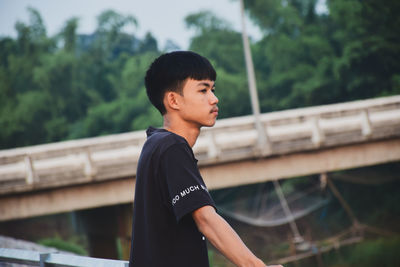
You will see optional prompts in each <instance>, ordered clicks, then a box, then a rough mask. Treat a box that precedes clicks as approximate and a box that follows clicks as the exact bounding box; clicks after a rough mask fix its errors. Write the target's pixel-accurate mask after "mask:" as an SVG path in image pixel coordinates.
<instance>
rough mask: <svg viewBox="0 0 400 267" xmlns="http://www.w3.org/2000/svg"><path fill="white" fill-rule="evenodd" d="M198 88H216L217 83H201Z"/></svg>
mask: <svg viewBox="0 0 400 267" xmlns="http://www.w3.org/2000/svg"><path fill="white" fill-rule="evenodd" d="M197 86H206V87H211V88H215V82H214V83H208V82H200V83H198V84H197Z"/></svg>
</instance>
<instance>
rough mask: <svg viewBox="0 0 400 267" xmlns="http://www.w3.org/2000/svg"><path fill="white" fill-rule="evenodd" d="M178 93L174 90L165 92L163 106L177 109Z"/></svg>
mask: <svg viewBox="0 0 400 267" xmlns="http://www.w3.org/2000/svg"><path fill="white" fill-rule="evenodd" d="M178 98H179V97H178V94H177V93H175V92H166V93H165V96H164V106H165V108H166V109H168V108H170V109H174V110H179V99H178Z"/></svg>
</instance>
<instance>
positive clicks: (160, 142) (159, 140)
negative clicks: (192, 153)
mask: <svg viewBox="0 0 400 267" xmlns="http://www.w3.org/2000/svg"><path fill="white" fill-rule="evenodd" d="M148 132H149V130H148ZM186 145H187V142H186V140H185V139H184V138H183V137H181V136H179V135H176V134H174V133H171V132H169V131H167V130H163V129H151V132H150V134H149V133H148V137H147V140H146V142H145V144H144V147H143V149H150V150H153V151H155V150H157V151H158V152H159V153H160V154H162V153H163V152H165V151H167V150H168V149H169V148H170V147H172V146H183V147H184V146H186Z"/></svg>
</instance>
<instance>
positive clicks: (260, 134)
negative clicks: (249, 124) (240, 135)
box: [239, 0, 270, 155]
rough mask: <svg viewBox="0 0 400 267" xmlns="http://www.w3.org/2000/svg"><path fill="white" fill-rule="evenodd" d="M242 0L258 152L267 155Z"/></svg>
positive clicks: (268, 150) (245, 44)
mask: <svg viewBox="0 0 400 267" xmlns="http://www.w3.org/2000/svg"><path fill="white" fill-rule="evenodd" d="M239 1H240V13H241V19H242V40H243V48H244V58H245V61H246V70H247V81H248V84H249V90H250V99H251V108H252V110H253V116H254V121H255V126H256V130H257V136H258V139H257V143H258V150H259V151H258V152H259V153H260V154H261V155H266V154H268V153H269V152H270V146H269V142H268V136H267V133H266V131H265V127H264V126H263V124H262V122H261V116H260V104H259V102H258V94H257V85H256V77H255V74H254V65H253V59H252V56H251V50H250V44H249V38H248V36H247V31H246V22H245V15H244V3H243V0H239Z"/></svg>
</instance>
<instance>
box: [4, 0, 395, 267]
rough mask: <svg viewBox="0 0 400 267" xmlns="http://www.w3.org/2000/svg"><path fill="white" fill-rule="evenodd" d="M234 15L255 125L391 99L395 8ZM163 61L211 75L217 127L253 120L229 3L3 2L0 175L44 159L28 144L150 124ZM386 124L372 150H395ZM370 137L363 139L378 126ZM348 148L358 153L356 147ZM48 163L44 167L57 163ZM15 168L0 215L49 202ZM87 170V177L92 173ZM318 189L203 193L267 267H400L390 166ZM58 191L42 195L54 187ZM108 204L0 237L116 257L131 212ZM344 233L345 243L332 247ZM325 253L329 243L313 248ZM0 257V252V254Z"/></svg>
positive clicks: (374, 4) (362, 5) (317, 4)
mask: <svg viewBox="0 0 400 267" xmlns="http://www.w3.org/2000/svg"><path fill="white" fill-rule="evenodd" d="M244 7H245V14H246V23H247V24H246V25H247V31H248V34H249V40H250V47H251V52H252V58H253V63H254V70H255V76H256V81H257V90H258V97H259V105H260V110H261V113H271V114H277V116H278V115H279V114H286V113H279V112H284V111H291V110H292V111H293V110H294V109H302V108H307V107H316V106H322V105H328V104H340V103H344V102H350V101H356V100H366V99H374V98H382V99H383V98H384V97H391V96H396V95H399V94H400V35H399V33H398V32H399V30H398V29H400V16H399V15H398V14H400V2H399V1H395V0H383V1H377V0H363V1H360V0H326V1H325V0H245V1H244ZM396 29H397V30H396ZM174 50H192V51H195V52H198V53H200V54H201V55H203V56H205V57H207V58H208V59H210V61H211V62H212V63H213V65H214V67H215V68H216V71H217V75H218V76H217V82H216V85H217V91H216V92H217V96H218V98H219V108H220V113H219V114H220V115H219V120H223V119H228V118H236V117H241V116H247V115H251V114H252V107H251V101H250V95H249V89H248V82H247V74H246V64H245V57H244V52H243V50H244V49H243V42H242V32H241V21H240V3H239V1H235V0H214V1H205V0H202V1H197V0H196V1H195V0H191V1H183V0H173V1H155V0H152V1H122V0H119V1H112V2H109V1H68V2H65V3H64V2H55V1H45V0H41V1H38V0H37V1H33V0H31V1H18V2H17V1H11V0H1V1H0V149H1V151H0V152H1V153H0V158H1V161H0V164H3V165H4V166H5V165H6V164H7V162H11V160H8V157H11V156H12V155H14V154H15V155H16V154H18V153H20V154H18V160H21V159H22V161H21V162H25V163H24V164H25V165H26V166H33V165H34V163H33V165H32V160H35V159H41V158H43V157H44V156H43V155H44V154H43V155H42V154H40V155H39V156H37V157H36V158H29V157H26V155H27V153H28V152H26V151H30V152H31V151H35V153H39V152H40V151H42V150H46V149H45V148H44V147H43V149H42V148H41V146H36V145H41V144H48V145H54V144H53V143H56V142H64V141H68V140H69V141H71V142H72V140H80V139H83V138H91V137H99V136H103V137H104V138H108V137H107V136H109V135H112V134H120V133H130V132H133V131H141V130H144V129H146V128H147V127H148V126H149V125H152V126H161V124H162V120H161V119H162V118H161V116H160V115H159V114H158V111H157V110H156V109H155V108H153V107H152V106H151V104H150V103H149V101H148V99H147V96H146V93H145V89H144V81H143V77H144V73H145V71H146V69H147V68H148V66H149V64H150V63H151V62H152V61H153V60H154V59H155V58H156V57H157V56H159V55H160V54H162V53H165V52H169V51H174ZM390 105H391V107H393V109H394V110H396V109H397V111H398V109H399V107H400V104H399V102H396V103H394V104H390ZM327 107H330V106H327ZM327 109H328V110H329V108H327ZM332 110H333V109H332ZM397 111H396V112H397ZM276 112H278V113H276ZM293 112H294V113H296V111H293ZM332 112H333V111H332ZM371 112H372V111H371V110H369V111H367V113H371ZM337 113H340V112H337ZM344 113H345V112H342V113H341V114H342V115H343V114H344ZM391 114H392V115H390V112H389V113H388V116H392V117H390V118H391V119H388V121H389V122H396V121H398V120H399V116H398V115H396V114H398V112H397V113H391ZM282 116H284V115H282ZM327 116H328V115H327ZM329 116H333V115H332V114H331V115H329ZM335 116H337V114H336V115H335ZM338 116H339V115H338ZM278 117H279V116H278ZM266 118H267V117H266ZM268 118H269V117H268ZM282 118H283V117H282ZM325 119H326V118H325ZM297 120H298V121H302V118H297ZM370 120H372V119H370V118H369V119H368V115H367V120H366V121H367V122H369V123H371V121H370ZM232 121H233V120H232ZM372 124H373V123H372ZM221 125H222V124H221ZM391 125H395V126H391V128H387V129H389V130H388V131H389V132H390V134H388V135H385V137H382V136H381V135H380V137H374V135H373V134H372V136H373V138H375V139H373V140H374V142H375V141H376V140H378V139H379V138H380V139H379V140H381V139H382V138H383V139H382V140H389V139H390V140H391V141H392V140H398V138H399V136H398V134H399V131H398V130H399V127H398V124H391ZM370 127H372V128H371V129H372V132H373V129H374V127H375V128H377V129H378V128H380V127H378V126H373V125H372V126H370ZM385 127H386V126H385ZM388 127H389V126H388ZM363 129H364V128H363ZM385 129H386V128H385ZM360 131H361V130H360ZM118 136H119V135H118ZM365 136H371V133H369V134H368V133H367V134H365ZM347 137H348V136H344V135H343V136H342V137H341V138H344V139H346V138H347ZM112 138H113V137H112V136H110V137H109V139H110V140H111V139H112ZM327 138H328V137H327ZM351 138H352V137H351ZM351 138H350V139H351ZM350 139H348V140H350ZM84 140H89V139H84ZM93 140H100V139H93ZM102 140H103V139H102ZM104 140H105V139H104ZM135 140H136V139H135ZM357 140H358V139H357ZM360 140H361V139H360ZM370 140H372V139H370ZM85 142H86V141H85ZM88 142H89V141H88ZM93 142H97V141H93ZM99 142H100V141H99ZM138 142H139V141H138ZM346 142H347V141H346ZM360 142H361V141H356V143H357V144H358V143H360ZM362 142H367V143H368V142H369V141H368V140H367V139H366V138H364V137H363V139H362ZM374 142H372V141H371V143H374ZM397 142H398V141H397ZM139 143H140V142H139ZM60 144H63V143H60ZM68 144H72V143H68ZM85 144H86V143H85ZM343 144H344V143H340V145H339V147H341V146H343ZM346 144H347V143H346ZM374 144H375V143H374ZM396 144H397V143H396ZM32 146H35V147H34V148H32ZM56 146H57V145H56ZM84 147H85V149H87V147H89V145H84ZM17 148H18V149H20V150H18V149H17ZM319 148H320V147H318V149H319ZM21 149H26V150H21ZM52 149H53V148H52ZM69 149H72V150H73V149H75V148H69ZM393 149H394V150H397V149H398V146H397V147H393ZM306 150H307V151H308V150H309V149H308V148H307V149H306ZM21 151H22V152H21ZM51 151H53V152H54V151H55V150H51ZM298 151H299V150H296V152H298ZM30 152H29V153H30ZM42 152H43V151H42ZM42 152H40V153H42ZM46 153H47V152H46ZM54 153H55V154H54ZM54 153H53V154H51V153H47V154H48V155H50V156H51V155H56V154H57V153H58V152H57V153H56V152H54ZM74 153H75V152H74ZM238 153H239V152H238ZM240 153H241V152H240ZM240 153H239V154H240ZM279 153H280V155H282V154H285V153H289V152H287V151H286V152H285V153H284V152H279ZM387 153H389V154H390V153H392V154H393V153H394V154H395V153H396V151H390V150H387ZM10 155H11V156H10ZM57 155H58V154H57ZM246 155H247V154H246ZM285 155H286V154H285ZM15 157H17V156H15ZM99 157H100V156H99ZM221 157H222V156H221ZM230 157H231V156H230ZM232 157H233V156H232ZM222 158H223V157H222ZM85 160H87V161H88V162H89V165H85V166H89V167H90V166H91V165H90V163H91V162H92V161H95V159H92V158H91V156H90V153H89V156H88V157H87V158H85ZM235 160H237V159H235ZM71 161H73V160H71ZM18 162H19V161H18ZM18 162H17V160H15V162H11V163H12V164H14V163H15V164H14V165H15V166H14V165H13V166H12V167H4V168H3V169H1V168H0V187H3V188H2V190H0V191H1V195H0V201H1V200H2V199H3V202H0V203H2V204H1V205H5V204H4V203H11V200H10V199H18V198H19V197H21V196H23V195H25V194H31V193H30V192H31V191H30V190H32V191H34V190H36V189H37V190H39V191H40V192H41V193H44V194H47V193H48V191H46V190H51V189H49V188H50V187H46V186H43V187H40V186H36V189H35V183H36V182H37V181H39V180H40V179H39V178H40V175H39V174H36V175H35V174H33V176H30V177H31V178H29V179H31V180H29V179H28V178H26V179H25V178H24V179H25V180H23V181H24V182H25V181H26V183H27V184H29V189H27V188H28V187H26V188H25V187H24V188H23V187H22V185H19V184H17V183H16V182H15V180H13V179H14V178H13V177H14V176H7V175H8V173H11V172H8V170H9V169H11V168H14V167H15V168H16V169H17V168H19V167H20V165H21V164H22V163H21V164H20V163H18ZM27 162H28V163H27ZM204 162H206V161H204ZM224 162H225V161H224ZM18 164H20V165H18ZM85 164H86V163H85ZM206 164H207V163H204V166H205V165H206ZM221 164H222V161H221ZM17 165H18V166H17ZM25 165H24V166H25ZM21 166H22V165H21ZM54 166H55V165H54ZM7 168H8V169H7ZM21 168H25V167H21ZM37 168H38V169H40V166H39V165H38V167H37ZM99 168H101V166H98V169H99ZM34 169H35V168H33V167H32V168H31V169H30V173H31V174H32V173H33V172H32V171H34ZM330 170H331V169H329V170H326V171H330ZM17 172H18V171H16V173H17ZM27 172H28V173H29V171H27ZM65 172H68V170H66V171H65ZM88 172H89V174H90V175H91V176H92V177H95V176H96V174H95V173H91V169H90V170H89V171H88V170H87V169H86V174H87V173H88ZM2 174H4V175H3V176H1V175H2ZM66 175H67V174H66ZM68 175H69V176H71V177H72V176H74V173H73V172H71V173H70V174H68ZM68 175H67V176H68ZM90 175H89V176H90ZM124 175H125V176H124ZM124 175H121V177H122V176H123V177H130V178H131V180H133V176H129V175H126V174H124ZM1 177H3V178H1ZM4 177H5V178H4ZM15 177H16V176H15ZM38 177H39V178H38ZM60 177H61V176H60ZM60 177H59V179H61V178H60ZM121 177H118V178H121ZM329 177H331V178H332V179H330V178H326V176H324V175H322V174H319V173H312V174H305V173H303V172H300V171H299V173H298V175H295V174H293V175H291V177H290V178H292V179H284V180H281V181H280V183H278V185H277V184H276V183H275V184H274V183H273V182H271V179H270V180H269V181H258V182H255V181H251V182H248V183H246V182H243V183H241V184H240V185H237V186H233V185H231V186H225V187H223V188H222V187H218V186H216V187H214V188H213V190H212V195H213V197H214V198H215V200H216V202H217V205H219V207H220V211H221V214H222V215H223V216H224V217H225V218H226V219H227V220H228V221H229V223H230V224H231V225H232V226H233V227H234V228H235V230H236V231H237V232H238V233H239V235H240V236H241V237H242V238H243V240H244V241H245V243H246V244H248V246H249V247H250V248H251V249H252V250H253V251H255V253H256V254H257V255H259V256H260V257H261V258H262V259H264V260H265V261H266V262H277V261H278V260H279V259H286V260H287V261H285V263H286V262H287V263H286V264H285V266H361V265H362V266H376V265H377V264H379V266H400V255H399V253H398V251H399V249H400V237H399V232H400V216H399V214H400V205H398V203H400V194H399V185H400V179H399V178H400V162H399V160H398V159H396V158H391V159H388V160H387V161H382V162H380V163H379V164H364V165H362V164H361V165H359V166H357V168H356V167H351V168H347V169H342V170H339V169H337V170H336V169H335V170H334V171H332V173H330V174H329ZM283 178H289V177H283ZM51 179H53V180H57V177H53V178H51ZM71 179H72V178H71ZM327 180H328V182H327ZM10 181H13V182H10ZM40 181H44V180H40ZM57 181H58V182H57ZM57 181H56V182H54V184H57V183H58V184H63V185H65V181H62V180H57ZM329 181H334V182H335V183H334V184H331V182H329ZM90 183H97V184H100V182H98V181H97V182H96V181H87V180H85V181H81V182H79V183H78V185H79V184H90ZM327 183H328V185H330V186H328V185H327ZM24 186H25V185H24ZM52 186H53V185H52ZM54 187H55V186H54ZM20 188H23V189H20ZM60 188H62V187H61V186H60ZM60 190H61V189H60ZM279 192H282V193H283V199H282V197H281V196H282V194H280V193H279ZM48 194H49V195H50V193H48ZM82 194H83V193H82ZM116 194H118V193H116ZM132 200H133V195H132ZM7 201H10V202H7ZM47 201H50V202H51V201H52V199H51V197H49V198H48V200H47ZM286 201H287V203H288V204H289V206H288V208H289V210H288V209H286V208H285V202H286ZM117 202H118V201H117ZM120 202H122V203H116V204H115V205H109V204H105V205H98V206H96V207H94V206H93V207H90V208H81V209H71V210H69V211H68V212H60V211H54V212H53V211H48V212H41V216H39V215H37V216H36V215H35V216H33V215H32V216H28V215H24V216H21V218H17V216H16V217H13V218H12V217H9V218H5V217H4V218H3V219H1V221H0V235H2V236H4V237H9V238H15V239H18V240H26V241H30V242H34V243H37V244H40V245H44V246H51V247H55V248H57V249H61V250H65V251H70V252H74V253H77V254H80V255H89V256H95V257H103V258H113V259H125V260H126V259H127V257H128V256H127V249H128V247H129V237H130V223H129V218H130V217H131V207H132V203H125V202H126V201H120ZM296 204H297V205H298V207H297V206H296ZM3 208H4V207H3ZM0 211H3V212H5V209H3V210H2V208H0ZM292 211H293V214H292ZM294 211H296V212H294ZM34 213H35V212H32V214H34ZM39 213H40V212H38V214H39ZM293 216H294V217H293ZM121 221H123V222H121ZM360 225H361V226H360ZM121 232H122V234H121ZM345 235H349V236H350V237H349V238H348V239H345V240H347V241H349V240H350V243H351V244H348V245H347V244H345V245H343V244H342V243H341V241H343V240H341V238H342V237H343V236H345ZM351 238H353V239H351ZM332 240H333V241H332ZM15 241H16V242H17V240H15ZM353 241H354V242H353ZM7 242H11V241H7ZM21 242H22V241H21ZM328 243H329V244H333V245H332V246H331V247H330V248H329V249H326V251H324V250H323V249H321V248H322V247H323V245H324V244H328ZM344 243H346V242H344ZM4 244H6V241H1V242H0V247H1V246H5V245H4ZM7 244H9V243H7ZM7 246H8V245H7ZM32 246H33V245H32ZM296 255H297V257H296ZM299 255H301V256H299ZM209 257H210V261H211V262H212V266H232V265H230V263H229V262H227V260H226V259H225V258H224V257H223V256H221V255H220V254H219V253H218V252H217V251H216V250H215V249H214V248H212V246H210V249H209ZM290 257H292V258H290Z"/></svg>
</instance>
